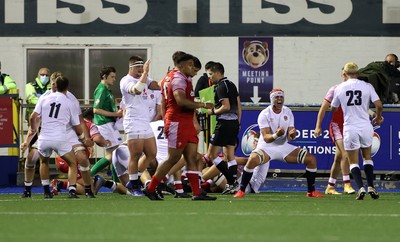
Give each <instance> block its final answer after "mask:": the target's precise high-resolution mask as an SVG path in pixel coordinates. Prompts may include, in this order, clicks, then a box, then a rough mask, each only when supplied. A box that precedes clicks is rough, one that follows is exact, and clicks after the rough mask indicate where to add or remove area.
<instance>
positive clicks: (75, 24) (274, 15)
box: [0, 0, 400, 36]
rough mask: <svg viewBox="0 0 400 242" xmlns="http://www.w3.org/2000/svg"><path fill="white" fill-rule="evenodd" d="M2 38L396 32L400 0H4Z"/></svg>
mask: <svg viewBox="0 0 400 242" xmlns="http://www.w3.org/2000/svg"><path fill="white" fill-rule="evenodd" d="M3 1H4V4H0V12H1V15H2V16H4V17H3V18H0V29H1V31H0V36H60V35H62V36H93V35H96V36H279V35H283V36H399V35H400V26H399V25H400V19H399V18H398V17H397V16H399V15H400V1H398V0H369V1H366V0H296V1H293V0H235V1H230V0H165V1H159V0H25V1H24V0H3Z"/></svg>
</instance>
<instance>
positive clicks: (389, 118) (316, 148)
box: [236, 108, 400, 171]
mask: <svg viewBox="0 0 400 242" xmlns="http://www.w3.org/2000/svg"><path fill="white" fill-rule="evenodd" d="M303 110H304V108H303ZM303 110H301V109H300V108H292V111H293V115H294V118H295V127H296V129H297V136H296V140H295V141H294V142H291V143H292V144H293V145H296V146H299V147H301V148H303V149H306V150H307V151H308V152H310V153H312V154H314V155H315V156H316V158H317V163H318V170H330V168H331V165H332V162H333V157H334V155H335V151H336V149H335V144H334V143H333V141H332V139H331V137H330V136H329V122H330V120H331V117H332V114H331V113H327V114H326V115H325V118H324V120H323V122H322V129H323V132H322V135H321V136H320V137H318V138H316V137H315V135H314V128H315V121H316V120H317V115H318V108H315V110H307V111H303ZM260 111H261V110H243V114H242V117H243V118H242V122H241V130H240V132H239V141H240V142H239V145H240V147H238V149H237V150H236V152H237V153H236V155H237V156H248V155H249V154H250V151H251V145H252V142H253V137H252V136H253V135H254V134H255V132H259V128H258V125H257V117H258V114H259V113H260ZM383 116H384V118H385V121H384V122H383V123H382V124H381V126H380V127H376V128H375V133H374V140H373V144H372V155H373V157H372V159H373V161H374V167H375V170H376V171H400V123H399V122H398V120H399V118H398V117H399V113H398V112H384V113H383ZM360 159H361V157H360ZM360 165H361V167H362V162H360ZM270 169H285V170H291V169H295V170H296V169H301V170H304V166H303V165H291V164H286V163H284V162H280V161H272V162H271V165H270Z"/></svg>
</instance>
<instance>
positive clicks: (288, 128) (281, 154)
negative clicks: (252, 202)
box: [234, 88, 324, 198]
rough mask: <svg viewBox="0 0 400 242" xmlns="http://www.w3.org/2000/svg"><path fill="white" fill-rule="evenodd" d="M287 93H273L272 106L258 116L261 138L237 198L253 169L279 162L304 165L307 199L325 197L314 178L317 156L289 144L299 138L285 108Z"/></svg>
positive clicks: (252, 154)
mask: <svg viewBox="0 0 400 242" xmlns="http://www.w3.org/2000/svg"><path fill="white" fill-rule="evenodd" d="M284 99H285V94H284V92H283V91H282V90H281V89H279V88H274V89H272V91H271V92H270V100H271V105H270V106H268V107H267V108H266V109H264V110H262V111H261V113H260V114H259V115H258V126H259V127H260V133H261V136H260V137H261V139H259V141H258V144H257V148H256V149H254V150H253V151H252V152H251V154H250V157H249V160H248V161H247V163H246V165H245V167H244V169H243V176H242V180H241V182H240V190H239V191H238V192H236V194H235V195H234V197H235V198H242V197H244V196H245V191H246V187H247V185H248V184H249V182H250V180H251V178H252V175H253V172H254V168H255V167H256V166H259V165H261V164H264V163H267V162H269V161H270V160H280V161H283V162H287V163H290V164H304V165H305V166H306V173H305V176H306V178H307V194H306V195H307V197H323V196H324V195H322V194H320V193H318V192H317V191H316V190H315V177H316V174H317V160H316V158H315V156H314V155H312V154H310V153H308V152H307V151H306V150H304V149H300V148H299V147H297V146H294V145H292V144H289V143H288V141H292V140H294V139H295V138H296V129H295V127H294V117H293V113H292V111H291V110H290V109H289V108H288V107H286V106H285V105H284Z"/></svg>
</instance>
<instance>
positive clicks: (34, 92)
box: [25, 67, 51, 120]
mask: <svg viewBox="0 0 400 242" xmlns="http://www.w3.org/2000/svg"><path fill="white" fill-rule="evenodd" d="M49 77H50V70H49V69H48V68H46V67H42V68H40V69H39V72H38V75H37V77H36V78H35V80H34V81H32V82H29V83H27V84H26V85H25V96H26V103H27V104H33V105H36V103H37V102H38V100H39V97H40V96H41V95H42V94H43V93H45V92H46V91H47V90H50V89H51V84H50V78H49ZM32 111H33V108H27V109H26V116H25V118H26V120H29V117H30V115H31V113H32Z"/></svg>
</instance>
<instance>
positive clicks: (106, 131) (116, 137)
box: [90, 66, 123, 182]
mask: <svg viewBox="0 0 400 242" xmlns="http://www.w3.org/2000/svg"><path fill="white" fill-rule="evenodd" d="M100 78H101V81H100V83H99V85H97V87H96V89H95V90H94V104H93V113H94V119H93V121H94V123H95V124H96V125H97V127H98V129H99V131H100V134H101V135H102V136H103V137H104V138H105V139H106V140H109V141H110V142H111V144H110V145H109V146H106V147H105V153H106V155H105V156H104V158H102V159H100V160H99V161H97V162H96V164H95V165H94V166H93V167H92V169H91V170H90V174H91V176H94V175H96V174H97V173H98V172H99V171H101V170H103V169H104V168H106V167H108V166H109V165H110V164H111V158H112V152H113V151H114V150H115V149H116V148H117V147H118V145H120V144H121V143H122V142H123V137H122V135H121V134H120V132H119V129H118V128H117V126H116V125H115V123H116V121H117V119H118V118H119V117H122V113H123V110H122V109H117V107H116V105H115V101H114V95H113V93H112V91H111V86H113V85H114V83H115V81H116V70H115V68H114V67H112V66H106V67H103V68H102V69H101V70H100ZM112 171H113V169H112ZM114 173H115V172H113V177H114ZM115 177H116V175H115ZM95 182H96V181H95Z"/></svg>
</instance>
